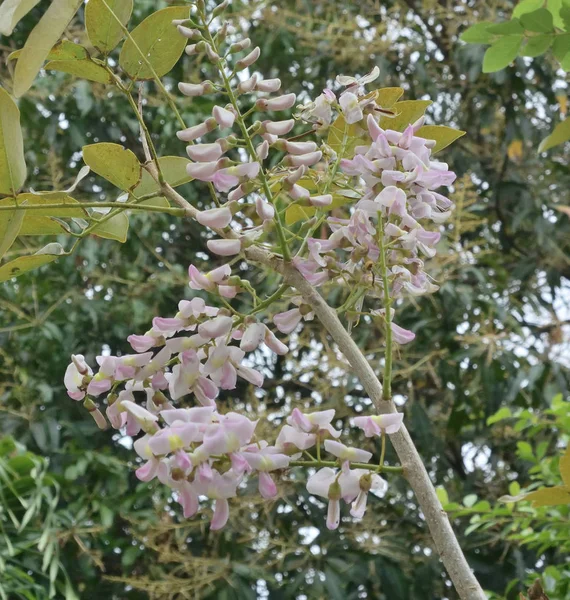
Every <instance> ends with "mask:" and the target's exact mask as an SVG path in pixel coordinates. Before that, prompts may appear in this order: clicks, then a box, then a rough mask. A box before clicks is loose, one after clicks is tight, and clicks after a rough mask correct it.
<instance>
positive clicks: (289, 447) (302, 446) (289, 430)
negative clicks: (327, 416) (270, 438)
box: [275, 425, 317, 454]
mask: <svg viewBox="0 0 570 600" xmlns="http://www.w3.org/2000/svg"><path fill="white" fill-rule="evenodd" d="M316 440H317V436H316V435H315V434H314V433H305V432H303V431H299V430H298V429H295V428H294V427H291V425H284V426H283V427H282V428H281V431H280V432H279V435H278V436H277V440H276V441H275V447H276V448H278V449H279V450H282V451H283V452H284V453H286V454H297V453H298V451H299V450H308V449H309V448H312V447H313V446H314V445H315V443H316Z"/></svg>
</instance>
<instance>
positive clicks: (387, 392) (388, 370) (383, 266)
mask: <svg viewBox="0 0 570 600" xmlns="http://www.w3.org/2000/svg"><path fill="white" fill-rule="evenodd" d="M378 228H379V234H380V240H379V245H380V271H381V274H382V286H383V288H384V310H385V311H386V315H385V323H386V350H385V355H384V356H385V359H384V381H383V384H384V389H383V392H382V398H383V399H384V400H387V401H390V400H391V399H392V311H391V310H390V309H391V305H392V299H391V298H390V284H389V282H388V266H387V262H386V248H385V246H384V220H383V218H382V216H381V215H379V216H378Z"/></svg>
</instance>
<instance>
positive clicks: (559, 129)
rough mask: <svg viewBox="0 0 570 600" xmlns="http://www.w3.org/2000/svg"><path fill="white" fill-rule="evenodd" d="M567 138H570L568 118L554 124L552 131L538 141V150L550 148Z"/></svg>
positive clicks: (565, 140) (542, 150)
mask: <svg viewBox="0 0 570 600" xmlns="http://www.w3.org/2000/svg"><path fill="white" fill-rule="evenodd" d="M568 140H570V119H564V121H562V123H558V125H556V127H555V128H554V130H553V132H552V133H551V134H550V135H549V136H548V137H547V138H545V139H543V140H542V142H540V146H539V147H538V151H539V152H545V151H546V150H550V148H554V146H558V145H559V144H563V143H564V142H567V141H568Z"/></svg>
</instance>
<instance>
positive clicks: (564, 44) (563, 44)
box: [552, 33, 570, 62]
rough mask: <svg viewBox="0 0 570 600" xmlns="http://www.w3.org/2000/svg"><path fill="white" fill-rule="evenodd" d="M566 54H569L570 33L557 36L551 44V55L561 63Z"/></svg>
mask: <svg viewBox="0 0 570 600" xmlns="http://www.w3.org/2000/svg"><path fill="white" fill-rule="evenodd" d="M568 52H570V33H565V34H564V35H557V36H556V39H555V40H554V42H553V44H552V54H554V58H556V59H557V60H559V61H560V62H562V61H563V60H564V58H565V57H566V55H567V54H568Z"/></svg>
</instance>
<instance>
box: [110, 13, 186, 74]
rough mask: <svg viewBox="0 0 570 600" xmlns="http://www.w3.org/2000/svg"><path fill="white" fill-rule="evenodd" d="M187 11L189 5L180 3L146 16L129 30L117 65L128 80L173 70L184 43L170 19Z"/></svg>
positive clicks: (181, 17)
mask: <svg viewBox="0 0 570 600" xmlns="http://www.w3.org/2000/svg"><path fill="white" fill-rule="evenodd" d="M189 12H190V11H189V9H188V8H184V7H182V6H174V7H170V8H163V9H162V10H159V11H157V12H155V13H153V14H152V15H150V16H149V17H147V18H146V19H145V20H144V21H143V22H142V23H141V24H140V25H139V26H138V27H136V28H135V29H134V30H133V31H132V32H131V37H129V38H128V39H127V41H126V42H125V43H124V45H123V47H122V49H121V54H120V55H119V65H120V66H121V67H122V69H123V70H124V71H125V73H126V74H127V75H128V76H129V77H130V78H131V79H137V80H141V79H153V78H154V74H156V76H157V77H162V76H163V75H166V73H168V72H169V71H170V70H171V69H172V67H173V66H174V65H175V64H176V63H177V62H178V59H179V58H180V56H181V55H182V52H184V48H185V46H186V42H187V40H186V38H185V37H184V36H182V35H180V34H179V33H178V31H177V30H176V27H175V26H174V25H173V24H172V21H173V20H174V19H186V18H188V15H189ZM141 53H142V54H141ZM143 57H144V58H145V59H146V61H148V63H149V64H150V65H151V67H152V69H151V68H150V67H149V66H148V64H147V62H145V61H144V60H143ZM153 71H154V73H153Z"/></svg>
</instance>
